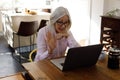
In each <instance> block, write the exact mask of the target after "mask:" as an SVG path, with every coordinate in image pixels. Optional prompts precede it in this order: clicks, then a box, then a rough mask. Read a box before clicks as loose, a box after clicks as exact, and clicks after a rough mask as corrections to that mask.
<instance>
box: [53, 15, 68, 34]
mask: <svg viewBox="0 0 120 80" xmlns="http://www.w3.org/2000/svg"><path fill="white" fill-rule="evenodd" d="M69 24H70V21H69V17H68V16H67V15H65V16H63V17H61V18H60V19H58V20H57V21H56V23H55V30H56V32H57V33H63V32H66V31H67V27H68V26H69Z"/></svg>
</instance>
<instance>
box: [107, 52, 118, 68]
mask: <svg viewBox="0 0 120 80" xmlns="http://www.w3.org/2000/svg"><path fill="white" fill-rule="evenodd" d="M119 56H120V52H116V51H110V52H109V53H108V68H111V69H119V59H120V57H119Z"/></svg>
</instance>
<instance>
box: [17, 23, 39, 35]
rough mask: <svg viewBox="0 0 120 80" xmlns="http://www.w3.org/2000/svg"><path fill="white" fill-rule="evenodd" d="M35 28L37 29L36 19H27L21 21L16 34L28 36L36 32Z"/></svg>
mask: <svg viewBox="0 0 120 80" xmlns="http://www.w3.org/2000/svg"><path fill="white" fill-rule="evenodd" d="M37 29H38V21H29V22H25V21H21V22H20V26H19V29H18V32H17V35H20V36H30V35H32V34H34V33H36V32H37Z"/></svg>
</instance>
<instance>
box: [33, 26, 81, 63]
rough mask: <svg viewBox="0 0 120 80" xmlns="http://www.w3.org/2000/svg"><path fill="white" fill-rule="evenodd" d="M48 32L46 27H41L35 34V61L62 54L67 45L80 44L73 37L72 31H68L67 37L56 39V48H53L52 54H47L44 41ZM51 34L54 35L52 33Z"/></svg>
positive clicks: (75, 45)
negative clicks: (36, 34)
mask: <svg viewBox="0 0 120 80" xmlns="http://www.w3.org/2000/svg"><path fill="white" fill-rule="evenodd" d="M47 32H48V29H47V27H43V28H42V29H40V30H39V32H38V36H37V54H36V56H35V61H39V60H43V59H51V58H56V57H61V56H64V54H65V51H66V49H67V47H69V48H72V47H78V46H80V45H79V44H78V43H77V42H76V40H75V39H74V37H73V35H72V33H71V32H70V31H69V36H68V37H67V38H64V37H63V38H62V39H60V40H57V43H56V45H57V46H56V48H55V49H54V50H53V53H52V54H48V44H47V42H46V33H47ZM53 35H56V33H54V34H53Z"/></svg>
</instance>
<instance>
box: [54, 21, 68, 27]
mask: <svg viewBox="0 0 120 80" xmlns="http://www.w3.org/2000/svg"><path fill="white" fill-rule="evenodd" d="M56 23H57V24H58V25H60V26H63V25H65V26H66V25H68V24H69V23H70V22H69V21H66V22H62V21H56Z"/></svg>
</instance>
